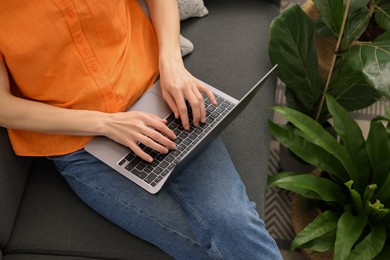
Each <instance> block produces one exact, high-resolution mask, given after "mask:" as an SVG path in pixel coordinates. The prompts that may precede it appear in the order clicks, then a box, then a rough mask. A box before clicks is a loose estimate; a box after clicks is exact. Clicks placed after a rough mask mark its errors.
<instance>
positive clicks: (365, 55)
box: [269, 0, 390, 123]
mask: <svg viewBox="0 0 390 260" xmlns="http://www.w3.org/2000/svg"><path fill="white" fill-rule="evenodd" d="M308 1H311V0H308ZM313 3H314V5H315V6H316V8H317V9H318V11H319V16H318V19H317V20H315V21H313V20H312V19H311V18H310V17H309V16H308V15H307V14H306V13H305V12H304V11H303V10H302V8H301V6H299V5H293V6H291V7H289V8H287V9H286V10H284V11H283V12H282V13H281V14H280V16H278V17H276V18H275V19H274V21H273V22H272V24H271V26H270V44H269V56H270V59H271V62H272V63H273V64H278V67H277V69H276V72H277V75H278V77H279V78H280V79H281V80H282V81H283V82H284V83H285V85H286V92H285V95H286V100H287V105H288V106H289V107H290V108H293V109H296V110H298V111H300V112H302V113H304V114H306V115H308V116H309V117H312V118H314V119H316V120H317V121H318V122H320V123H323V122H324V121H326V120H327V119H328V118H329V116H330V115H329V111H328V110H327V108H326V106H324V97H325V95H326V94H329V95H332V96H333V97H334V98H335V99H336V100H337V101H338V103H339V104H340V105H341V106H343V107H344V108H345V109H347V110H348V111H353V110H358V109H362V108H365V107H368V106H369V105H371V104H372V103H374V102H375V101H377V100H378V99H379V98H380V97H381V96H385V97H387V98H390V65H389V61H390V1H388V0H343V1H342V0H313ZM372 24H374V25H375V26H376V27H375V28H376V30H375V34H374V33H371V27H372V26H373V25H372ZM378 31H379V33H378ZM367 35H368V36H369V38H371V39H366V38H367V37H368V36H367ZM319 36H326V37H328V38H331V39H333V40H334V41H335V42H336V44H335V47H334V50H333V54H331V55H333V58H332V62H331V65H330V68H329V70H328V73H327V75H326V76H323V75H322V76H321V75H320V72H319V65H318V63H319V58H318V54H317V53H318V51H319V50H318V48H319V47H318V46H317V44H316V41H317V40H318V39H319V38H318V37H319Z"/></svg>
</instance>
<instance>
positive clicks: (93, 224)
mask: <svg viewBox="0 0 390 260" xmlns="http://www.w3.org/2000/svg"><path fill="white" fill-rule="evenodd" d="M205 5H206V7H207V8H208V10H209V15H208V16H206V17H203V18H192V19H188V20H185V21H183V22H182V34H183V35H184V36H185V37H187V38H188V39H190V40H191V41H192V42H193V44H194V46H195V50H194V52H193V53H192V54H190V55H189V56H187V57H186V58H185V64H186V66H187V68H188V69H189V70H190V71H191V72H192V73H193V74H194V75H195V76H197V77H199V78H200V79H202V80H204V81H205V82H208V83H209V84H211V85H213V86H215V87H217V88H220V89H221V90H223V91H226V92H227V93H229V94H231V95H232V96H234V97H236V98H241V97H242V96H243V95H244V93H245V92H246V91H247V90H248V89H249V88H250V87H252V86H253V84H254V83H255V82H257V81H258V80H259V79H260V78H261V76H263V75H264V74H265V73H266V71H268V70H269V69H270V68H271V65H270V63H269V60H268V55H267V44H268V29H269V25H270V22H271V20H272V19H273V18H274V17H275V16H276V15H277V14H278V13H279V7H278V6H279V2H278V0H275V1H262V0H206V1H205ZM275 85H276V77H275V75H273V76H272V77H271V78H270V79H268V81H267V82H266V84H265V86H264V87H263V89H262V90H261V91H260V92H259V94H258V95H257V97H256V98H255V100H254V102H252V103H251V104H250V105H249V107H248V108H247V109H246V110H245V111H244V112H243V113H242V114H241V115H240V116H239V118H237V119H236V120H235V121H234V123H233V124H232V125H230V126H229V127H228V129H226V130H225V131H224V132H223V134H222V137H223V140H224V142H225V143H226V145H227V147H228V149H229V152H230V153H231V156H232V158H233V161H234V163H235V165H236V167H237V169H238V171H239V172H240V174H241V175H242V178H243V180H244V182H245V183H246V185H247V190H248V194H249V196H250V198H251V199H252V200H253V201H255V202H256V203H257V207H258V211H259V213H260V214H262V212H263V210H264V204H263V202H264V191H265V185H266V177H267V168H268V166H267V162H268V145H269V137H270V136H269V133H268V131H267V120H268V118H269V117H270V115H271V114H270V111H269V110H268V109H266V108H267V107H268V106H270V105H271V104H272V102H273V100H274V87H275ZM0 147H1V150H0V260H1V259H4V260H12V259H31V260H36V259H53V260H57V259H64V260H65V259H76V260H77V259H80V260H81V259H166V258H167V259H168V258H169V256H167V255H166V254H165V253H164V252H162V251H161V250H159V249H158V248H156V247H155V246H153V245H151V244H149V243H147V242H145V241H143V240H140V239H138V238H136V237H134V236H132V235H131V234H128V233H127V232H125V231H123V230H121V229H120V228H118V227H117V226H115V225H113V224H111V223H110V222H108V221H107V220H106V219H104V218H103V217H101V216H99V215H98V214H96V213H95V212H94V211H92V210H91V209H89V208H88V207H87V206H86V205H84V204H83V202H81V201H80V200H79V199H78V198H77V197H76V196H75V195H74V194H73V192H72V191H71V190H70V188H69V187H68V186H67V184H66V182H65V181H64V180H63V179H62V178H61V177H60V175H59V174H58V173H57V171H56V170H55V168H54V166H53V165H52V163H51V162H49V161H48V160H47V159H45V158H21V157H17V156H15V155H14V154H13V152H12V148H11V146H10V144H9V140H8V136H7V133H6V130H5V129H0Z"/></svg>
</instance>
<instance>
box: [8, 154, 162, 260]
mask: <svg viewBox="0 0 390 260" xmlns="http://www.w3.org/2000/svg"><path fill="white" fill-rule="evenodd" d="M4 251H5V252H3V253H4V254H6V255H8V256H9V255H14V254H18V255H19V254H26V255H29V254H38V255H42V257H43V259H46V258H45V257H44V255H48V256H50V255H60V256H61V255H62V256H70V257H73V256H80V257H91V258H104V259H145V258H151V259H165V258H168V257H167V256H166V255H165V254H164V253H163V252H161V251H160V250H159V249H157V248H156V247H154V246H152V245H151V244H149V243H147V242H145V241H143V240H140V239H138V238H136V237H134V236H133V235H131V234H129V233H127V232H126V231H124V230H122V229H120V228H119V227H117V226H115V225H114V224H112V223H111V222H109V221H108V220H106V219H104V218H102V217H101V216H100V215H98V214H97V213H95V212H94V211H93V210H91V209H90V208H89V207H87V206H86V205H85V204H84V203H83V202H82V201H81V200H79V199H78V198H77V197H76V196H75V195H74V193H73V191H72V190H71V189H70V188H69V187H68V185H67V183H66V182H65V180H64V179H63V178H62V177H61V176H60V175H59V173H58V172H57V171H56V169H55V167H54V165H53V164H52V162H50V161H48V160H46V159H44V158H41V159H35V160H34V164H33V168H32V172H31V174H30V176H29V179H28V183H27V186H26V190H25V193H24V196H23V199H22V202H21V205H20V210H19V213H18V216H17V218H16V222H15V226H14V230H13V232H12V235H11V238H10V241H9V243H8V245H7V247H6V249H5V250H4ZM26 259H32V258H30V257H27V258H26ZM49 259H50V258H49Z"/></svg>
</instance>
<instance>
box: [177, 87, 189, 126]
mask: <svg viewBox="0 0 390 260" xmlns="http://www.w3.org/2000/svg"><path fill="white" fill-rule="evenodd" d="M174 98H175V102H176V107H177V109H178V112H179V116H180V119H181V123H182V125H183V127H184V129H186V130H189V129H190V123H189V120H188V110H187V106H186V103H185V100H184V97H183V95H182V94H181V93H180V92H179V93H177V94H176V96H174Z"/></svg>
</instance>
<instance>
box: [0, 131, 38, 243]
mask: <svg viewBox="0 0 390 260" xmlns="http://www.w3.org/2000/svg"><path fill="white" fill-rule="evenodd" d="M0 147H1V150H0V173H1V174H0V199H1V201H0V248H3V247H4V246H5V245H6V244H7V242H8V239H9V236H10V234H11V231H12V226H13V224H14V221H15V217H16V214H17V211H18V208H19V203H20V200H21V197H22V195H23V191H24V186H25V183H26V179H27V176H28V170H29V167H30V161H31V159H30V158H21V157H17V156H15V154H14V152H13V151H12V148H11V144H10V142H9V139H8V135H7V131H6V130H5V129H4V128H1V129H0Z"/></svg>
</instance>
